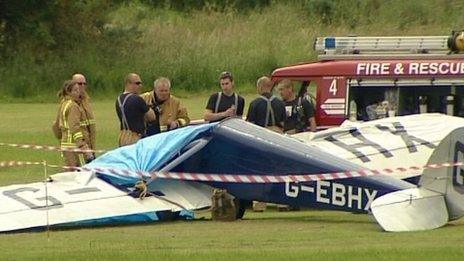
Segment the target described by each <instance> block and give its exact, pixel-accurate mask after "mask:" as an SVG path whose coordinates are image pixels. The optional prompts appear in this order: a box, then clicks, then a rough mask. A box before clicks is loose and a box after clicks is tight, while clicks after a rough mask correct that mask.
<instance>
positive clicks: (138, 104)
mask: <svg viewBox="0 0 464 261" xmlns="http://www.w3.org/2000/svg"><path fill="white" fill-rule="evenodd" d="M141 86H142V81H141V80H140V77H139V76H138V75H137V74H135V73H131V74H128V75H127V76H126V78H125V88H124V93H122V94H120V95H119V96H118V98H117V99H116V113H117V115H118V118H119V122H120V130H121V132H120V134H119V146H120V147H121V146H125V145H129V144H133V143H135V142H136V141H138V140H139V139H140V138H142V136H143V135H144V134H145V120H147V121H149V122H150V121H154V120H155V113H154V112H153V110H152V109H151V108H149V107H148V106H147V104H146V103H145V101H144V100H143V99H142V98H141V97H140V96H139V94H140V91H141Z"/></svg>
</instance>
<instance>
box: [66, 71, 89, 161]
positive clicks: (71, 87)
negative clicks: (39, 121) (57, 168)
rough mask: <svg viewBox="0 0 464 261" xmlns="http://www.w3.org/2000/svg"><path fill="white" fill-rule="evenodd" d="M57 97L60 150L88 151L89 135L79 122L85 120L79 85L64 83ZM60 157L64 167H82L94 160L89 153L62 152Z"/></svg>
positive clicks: (70, 81) (72, 82)
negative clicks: (63, 161) (59, 102)
mask: <svg viewBox="0 0 464 261" xmlns="http://www.w3.org/2000/svg"><path fill="white" fill-rule="evenodd" d="M58 96H59V97H60V98H61V104H60V109H59V113H58V115H57V123H58V124H57V125H58V128H59V132H60V134H59V136H60V138H61V148H62V149H76V148H78V149H81V150H89V149H90V140H89V134H88V132H87V130H86V128H85V127H83V126H82V125H81V122H82V121H84V120H86V119H87V118H86V114H85V112H84V109H83V108H82V107H81V106H79V103H80V101H81V91H80V88H79V85H78V84H77V82H75V81H73V80H68V81H66V82H64V84H63V88H62V90H61V91H60V92H59V93H58ZM62 155H63V157H64V160H65V165H66V166H70V167H79V166H82V165H84V164H85V163H86V162H90V161H91V160H93V158H94V156H93V154H92V153H91V152H85V153H81V152H71V151H63V153H62Z"/></svg>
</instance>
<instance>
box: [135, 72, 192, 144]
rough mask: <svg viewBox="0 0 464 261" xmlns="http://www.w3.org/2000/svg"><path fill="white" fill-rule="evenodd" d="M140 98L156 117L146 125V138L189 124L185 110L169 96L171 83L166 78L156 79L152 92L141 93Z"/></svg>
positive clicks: (173, 97) (175, 99)
mask: <svg viewBox="0 0 464 261" xmlns="http://www.w3.org/2000/svg"><path fill="white" fill-rule="evenodd" d="M141 97H142V98H143V99H144V100H145V103H146V104H147V105H148V106H149V107H150V108H152V109H153V111H154V112H155V115H156V119H155V121H154V122H152V123H147V134H146V136H151V135H154V134H157V133H160V132H165V131H169V130H173V129H177V128H179V127H183V126H186V125H187V124H189V123H190V118H189V116H188V113H187V109H186V108H185V107H184V106H183V105H182V103H181V101H180V100H179V99H178V98H176V97H175V96H174V95H171V81H170V80H169V79H168V78H166V77H160V78H158V79H157V80H156V81H155V82H154V84H153V90H152V91H150V92H146V93H143V94H142V95H141Z"/></svg>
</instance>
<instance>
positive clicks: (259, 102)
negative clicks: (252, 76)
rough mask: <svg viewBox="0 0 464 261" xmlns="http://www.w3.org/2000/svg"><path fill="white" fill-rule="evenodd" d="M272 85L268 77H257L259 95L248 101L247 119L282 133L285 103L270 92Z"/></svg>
mask: <svg viewBox="0 0 464 261" xmlns="http://www.w3.org/2000/svg"><path fill="white" fill-rule="evenodd" d="M273 86H274V84H273V83H272V81H271V79H269V77H266V76H263V77H261V78H259V79H258V81H257V83H256V88H257V90H258V93H259V95H260V96H259V97H258V98H256V99H254V100H253V101H252V102H251V103H250V107H249V108H248V114H247V121H249V122H252V123H254V124H256V125H259V126H261V127H265V128H268V129H270V130H273V131H275V132H279V133H282V132H283V127H284V122H285V120H286V115H285V104H284V102H283V101H281V100H279V99H278V98H277V97H275V96H274V95H273V94H272V88H273Z"/></svg>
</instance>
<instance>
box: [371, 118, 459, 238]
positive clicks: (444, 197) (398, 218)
mask: <svg viewBox="0 0 464 261" xmlns="http://www.w3.org/2000/svg"><path fill="white" fill-rule="evenodd" d="M462 162H464V127H463V128H458V129H455V130H454V131H452V132H451V133H450V134H449V135H448V136H446V137H445V138H444V139H443V140H442V142H441V143H440V144H439V145H438V147H437V148H436V149H435V151H434V152H433V154H432V156H431V157H430V159H429V162H428V164H427V165H428V166H431V167H430V168H427V169H426V170H424V173H423V174H422V177H421V179H420V181H419V185H418V187H417V188H413V189H407V190H401V191H396V192H393V193H389V194H386V195H384V196H381V197H379V198H377V199H376V200H374V202H373V203H372V205H371V209H372V213H373V214H374V217H375V218H376V220H377V222H378V223H379V224H380V225H381V226H382V228H383V229H385V230H386V231H415V230H427V229H434V228H438V227H441V226H443V225H445V224H446V223H447V222H448V221H450V220H455V219H458V218H460V217H462V216H464V166H460V165H461V163H462ZM447 164H449V165H451V166H452V167H442V166H443V165H447ZM434 166H437V167H436V168H435V167H434Z"/></svg>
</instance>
